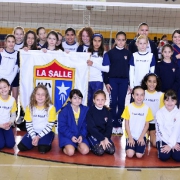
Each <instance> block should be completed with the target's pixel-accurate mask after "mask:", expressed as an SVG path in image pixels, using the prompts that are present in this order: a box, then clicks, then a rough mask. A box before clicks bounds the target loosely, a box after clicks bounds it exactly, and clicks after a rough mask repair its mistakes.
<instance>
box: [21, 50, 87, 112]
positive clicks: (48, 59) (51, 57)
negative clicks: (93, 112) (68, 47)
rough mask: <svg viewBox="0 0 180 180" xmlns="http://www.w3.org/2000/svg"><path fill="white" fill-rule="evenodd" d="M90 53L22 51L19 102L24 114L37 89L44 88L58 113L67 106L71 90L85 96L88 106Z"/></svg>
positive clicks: (84, 101)
mask: <svg viewBox="0 0 180 180" xmlns="http://www.w3.org/2000/svg"><path fill="white" fill-rule="evenodd" d="M89 57H90V54H89V53H76V52H70V53H68V54H67V53H64V52H62V51H47V53H44V52H42V51H38V50H36V51H32V50H31V51H28V52H25V51H24V50H20V102H21V105H22V107H23V109H24V110H25V108H26V106H27V105H28V104H29V102H30V95H31V93H32V91H33V89H34V87H35V86H36V85H38V84H43V85H45V86H46V87H47V88H48V91H49V93H50V96H51V98H52V101H53V104H54V105H55V107H56V111H57V112H58V111H59V110H60V109H61V107H62V106H63V105H64V103H66V102H67V100H68V96H69V93H70V91H71V89H74V88H76V89H79V90H80V91H81V92H82V94H83V104H84V105H86V104H87V90H88V70H89V69H88V66H87V63H86V62H87V60H88V59H89Z"/></svg>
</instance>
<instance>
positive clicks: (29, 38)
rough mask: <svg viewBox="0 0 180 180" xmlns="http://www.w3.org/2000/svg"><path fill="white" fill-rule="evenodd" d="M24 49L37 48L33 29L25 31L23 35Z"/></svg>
mask: <svg viewBox="0 0 180 180" xmlns="http://www.w3.org/2000/svg"><path fill="white" fill-rule="evenodd" d="M22 48H23V49H24V50H25V51H27V50H37V36H36V33H35V32H34V31H31V30H29V31H27V32H26V34H25V36H24V45H23V47H22Z"/></svg>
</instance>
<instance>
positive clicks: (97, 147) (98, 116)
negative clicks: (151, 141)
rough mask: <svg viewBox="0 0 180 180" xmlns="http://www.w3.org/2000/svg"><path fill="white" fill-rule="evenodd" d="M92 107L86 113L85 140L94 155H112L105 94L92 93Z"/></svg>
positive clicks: (110, 123) (109, 117)
mask: <svg viewBox="0 0 180 180" xmlns="http://www.w3.org/2000/svg"><path fill="white" fill-rule="evenodd" d="M93 102H94V105H93V106H92V107H90V109H89V111H88V113H87V117H86V118H87V130H88V135H87V139H88V141H89V145H90V148H91V150H92V152H93V153H94V154H95V155H98V156H101V155H103V154H104V153H108V154H111V155H113V154H114V152H115V146H114V143H113V142H112V140H111V134H112V118H111V113H110V111H109V110H108V109H107V107H105V102H106V94H105V92H104V91H102V90H98V91H96V92H95V93H94V97H93Z"/></svg>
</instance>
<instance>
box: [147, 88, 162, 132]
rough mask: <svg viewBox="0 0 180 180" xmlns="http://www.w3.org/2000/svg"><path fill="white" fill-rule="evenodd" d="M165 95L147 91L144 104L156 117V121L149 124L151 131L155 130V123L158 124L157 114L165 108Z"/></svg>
mask: <svg viewBox="0 0 180 180" xmlns="http://www.w3.org/2000/svg"><path fill="white" fill-rule="evenodd" d="M163 98H164V93H162V92H158V91H155V92H153V93H150V92H149V91H147V90H145V98H144V103H145V104H146V105H148V106H149V107H150V108H151V110H152V112H153V116H154V120H153V121H150V122H149V129H148V130H149V131H152V130H155V123H156V112H157V111H158V110H159V109H160V108H162V107H163V106H164V100H163Z"/></svg>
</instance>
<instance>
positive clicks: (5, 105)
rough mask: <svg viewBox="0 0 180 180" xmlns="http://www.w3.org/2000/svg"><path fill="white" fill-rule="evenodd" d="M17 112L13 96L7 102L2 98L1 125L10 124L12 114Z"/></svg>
mask: <svg viewBox="0 0 180 180" xmlns="http://www.w3.org/2000/svg"><path fill="white" fill-rule="evenodd" d="M16 111H17V106H16V101H15V99H14V98H13V97H12V96H9V98H8V99H7V100H3V99H2V98H1V97H0V124H4V123H7V122H9V121H10V116H11V113H15V112H16Z"/></svg>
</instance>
